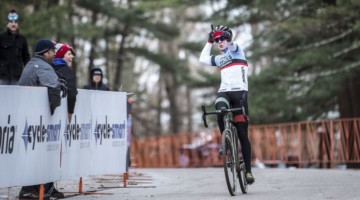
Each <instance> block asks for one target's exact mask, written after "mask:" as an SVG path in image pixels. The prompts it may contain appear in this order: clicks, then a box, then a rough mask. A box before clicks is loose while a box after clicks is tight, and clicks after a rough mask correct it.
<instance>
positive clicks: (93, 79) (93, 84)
mask: <svg viewBox="0 0 360 200" xmlns="http://www.w3.org/2000/svg"><path fill="white" fill-rule="evenodd" d="M102 79H103V72H102V70H101V69H100V68H98V67H96V68H93V69H92V70H91V72H90V80H89V82H90V83H89V84H87V85H85V86H84V89H87V90H105V91H109V90H110V89H109V87H108V86H107V85H105V84H104V83H103V82H102Z"/></svg>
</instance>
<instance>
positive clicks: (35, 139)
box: [22, 115, 61, 151]
mask: <svg viewBox="0 0 360 200" xmlns="http://www.w3.org/2000/svg"><path fill="white" fill-rule="evenodd" d="M60 129H61V121H59V123H58V124H43V118H42V115H40V119H39V123H38V124H28V120H27V119H26V120H25V128H24V131H23V134H22V139H23V141H24V145H25V150H26V151H27V150H28V148H31V150H35V148H36V147H37V146H38V145H39V144H42V143H47V145H46V151H56V150H58V149H59V146H60V143H59V142H58V141H59V140H60ZM54 142H55V143H54Z"/></svg>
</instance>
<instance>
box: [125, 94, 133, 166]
mask: <svg viewBox="0 0 360 200" xmlns="http://www.w3.org/2000/svg"><path fill="white" fill-rule="evenodd" d="M128 95H129V94H128ZM130 95H131V94H130ZM134 100H135V98H131V97H128V98H127V103H126V105H127V108H126V113H127V151H126V171H127V172H128V171H129V167H130V166H131V158H130V145H131V130H132V129H131V128H132V116H131V109H132V102H133V101H134Z"/></svg>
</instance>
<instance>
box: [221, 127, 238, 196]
mask: <svg viewBox="0 0 360 200" xmlns="http://www.w3.org/2000/svg"><path fill="white" fill-rule="evenodd" d="M234 148H235V147H234V146H233V143H232V140H231V131H230V130H227V129H225V130H224V132H223V134H222V149H223V154H222V157H223V164H224V172H225V180H226V185H227V188H228V190H229V193H230V194H231V196H235V194H236V182H237V180H236V178H237V172H236V162H235V161H236V160H235V155H236V154H235V149H234Z"/></svg>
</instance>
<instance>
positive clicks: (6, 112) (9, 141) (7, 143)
mask: <svg viewBox="0 0 360 200" xmlns="http://www.w3.org/2000/svg"><path fill="white" fill-rule="evenodd" d="M18 94H19V91H17V90H15V89H14V87H5V86H1V85H0V95H1V97H0V188H2V187H6V186H8V185H16V183H17V179H16V176H17V174H16V173H17V172H18V171H19V170H18V168H19V165H18V150H17V149H18V148H17V146H18V141H19V140H18V139H17V138H16V137H17V136H18V135H17V134H16V132H17V129H19V127H18V126H17V115H18V107H17V105H18V104H19V103H18V102H19V100H20V98H19V96H18Z"/></svg>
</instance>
